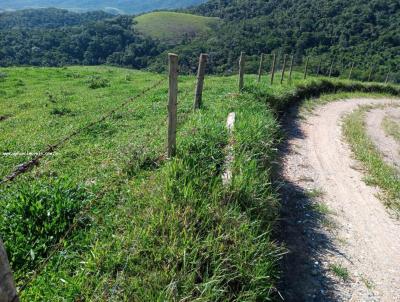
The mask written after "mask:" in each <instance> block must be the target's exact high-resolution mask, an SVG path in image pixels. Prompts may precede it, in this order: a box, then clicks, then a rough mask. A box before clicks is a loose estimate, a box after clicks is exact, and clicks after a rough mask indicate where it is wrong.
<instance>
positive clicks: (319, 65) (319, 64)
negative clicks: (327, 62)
mask: <svg viewBox="0 0 400 302" xmlns="http://www.w3.org/2000/svg"><path fill="white" fill-rule="evenodd" d="M321 65H322V59H320V60H319V63H318V69H317V76H319V73H320V72H321Z"/></svg>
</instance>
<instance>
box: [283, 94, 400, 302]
mask: <svg viewBox="0 0 400 302" xmlns="http://www.w3.org/2000/svg"><path fill="white" fill-rule="evenodd" d="M392 103H395V102H394V101H391V100H386V99H381V100H377V99H354V100H346V101H338V102H333V103H329V104H327V105H324V106H321V107H319V108H317V109H316V110H315V111H314V112H313V115H311V116H309V117H308V118H307V119H306V120H300V119H299V118H298V114H297V112H293V114H292V116H291V117H289V118H288V122H287V123H286V129H287V132H288V140H287V142H286V145H285V146H283V147H282V152H283V154H282V158H283V161H282V167H281V169H282V170H281V175H282V177H283V187H282V195H283V209H282V223H281V226H280V227H281V234H280V237H281V240H282V241H283V243H284V244H286V246H287V248H288V249H289V253H288V255H287V256H286V257H285V259H284V261H283V266H282V269H283V274H284V278H283V281H282V284H281V286H280V291H281V293H282V295H283V296H284V298H285V301H400V273H399V272H400V223H399V221H398V220H395V219H394V218H392V217H391V216H390V214H389V213H388V211H387V209H386V208H385V206H384V205H383V203H382V202H381V201H380V200H379V199H378V198H377V197H376V196H377V194H378V193H379V190H378V189H377V188H375V187H370V186H367V185H366V184H365V183H364V181H363V177H364V175H363V173H362V171H361V169H360V165H359V163H358V162H357V161H355V160H354V159H353V157H352V153H351V150H350V148H349V146H348V145H347V144H346V143H345V142H344V139H343V137H342V122H341V121H342V117H343V116H344V115H345V114H348V113H350V112H352V111H353V110H355V109H357V108H358V106H359V105H388V104H392ZM397 104H398V103H397ZM294 111H296V108H294ZM320 189H321V190H322V192H323V195H322V196H320V197H318V198H317V199H318V202H316V201H315V198H314V197H315V196H311V195H317V194H316V193H315V192H319V191H318V190H320ZM321 204H322V205H326V207H324V206H321ZM326 208H327V209H329V212H330V213H331V214H329V215H327V216H328V217H329V218H328V219H327V218H326V217H325V215H323V214H322V213H321V209H326ZM315 209H319V210H315ZM334 268H336V270H337V271H339V273H342V276H341V277H342V278H340V277H339V276H340V274H338V273H337V272H336V274H335V273H333V271H334V270H335V269H334ZM346 273H348V278H344V277H346ZM344 279H347V280H346V281H344Z"/></svg>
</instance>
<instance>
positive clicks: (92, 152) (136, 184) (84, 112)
mask: <svg viewBox="0 0 400 302" xmlns="http://www.w3.org/2000/svg"><path fill="white" fill-rule="evenodd" d="M46 71H47V73H48V74H52V75H55V76H57V77H54V78H53V80H54V84H57V85H61V83H62V82H63V81H64V80H65V76H66V74H71V72H73V77H72V78H73V79H75V80H76V82H74V83H72V84H74V85H79V86H78V87H79V93H80V94H84V95H86V98H87V100H89V101H90V102H88V103H86V104H82V102H81V101H80V100H79V99H78V98H76V99H75V98H72V99H69V98H70V97H71V95H68V94H70V93H72V92H71V91H70V92H68V91H63V90H60V93H58V90H57V91H56V93H52V95H54V97H52V98H50V97H49V96H48V94H47V99H45V100H44V101H43V103H41V104H43V106H45V104H47V105H49V104H50V106H53V105H52V104H53V102H52V100H53V101H54V100H55V101H56V102H60V104H61V103H67V105H68V107H67V108H70V109H71V110H72V111H73V112H77V115H76V116H69V115H68V114H65V115H61V116H60V115H56V114H51V113H49V112H47V113H48V114H46V115H45V116H42V117H41V116H40V115H38V112H42V111H40V109H41V106H42V105H40V106H38V104H36V102H35V101H34V100H32V99H31V98H30V96H33V97H34V98H36V97H41V96H46V94H45V90H46V89H47V88H46V87H43V83H42V79H40V77H41V76H42V75H41V73H40V72H37V74H36V76H35V77H34V76H31V75H34V74H35V72H36V71H35V72H34V71H33V70H30V69H28V70H27V73H28V74H29V76H30V78H29V79H28V78H22V80H23V81H24V82H26V83H28V84H29V86H32V87H35V91H34V92H32V94H30V93H29V94H28V93H27V92H24V93H22V94H21V96H23V97H24V98H23V99H22V100H23V104H26V105H27V106H28V108H22V109H21V108H20V107H18V104H14V106H13V107H10V108H11V109H12V112H11V113H10V114H12V115H19V114H21V115H24V116H25V114H26V115H30V116H31V117H32V119H33V121H31V122H29V121H27V123H30V124H29V125H32V124H33V125H34V124H35V123H39V124H40V125H42V124H41V123H40V122H42V123H44V122H46V123H50V124H52V125H53V126H52V127H54V129H55V130H56V131H54V133H47V132H45V134H42V132H41V130H40V129H34V131H32V133H31V136H32V139H31V140H28V141H25V140H22V139H19V138H16V141H18V146H20V147H21V148H22V147H26V146H29V147H30V148H32V145H31V144H33V141H34V140H37V139H38V138H39V139H40V144H39V146H40V147H42V146H43V145H45V144H46V142H47V141H48V140H49V139H52V140H54V139H57V137H59V135H62V134H65V133H68V132H69V131H70V130H71V129H64V125H65V123H66V122H68V123H70V124H73V125H74V127H72V129H74V128H75V127H79V126H80V125H81V124H85V123H86V122H87V119H85V116H87V117H90V119H91V120H93V119H96V117H97V116H98V115H99V114H103V113H104V112H105V111H107V110H109V109H110V108H113V107H115V105H116V104H119V103H120V100H119V101H118V102H117V103H115V102H116V100H115V98H114V97H113V98H111V95H114V94H115V93H119V94H118V96H119V97H125V95H126V94H128V93H129V91H128V92H126V91H125V89H128V88H129V87H131V85H133V83H131V81H132V79H133V78H134V79H136V80H137V83H138V84H137V86H135V87H134V89H132V90H133V91H137V90H140V89H142V88H143V87H146V86H147V85H148V81H149V79H152V77H151V75H150V74H148V73H143V74H141V73H138V72H132V73H131V72H129V73H128V75H129V77H126V75H127V71H126V70H122V69H121V72H122V73H121V72H120V70H119V69H110V70H107V68H104V70H102V69H100V70H97V69H96V70H95V71H96V72H95V73H94V75H97V76H100V78H102V79H103V78H104V79H107V83H108V84H107V85H106V86H104V87H101V86H103V85H100V87H90V86H91V82H88V81H87V78H89V79H90V77H91V76H92V73H93V70H91V69H90V68H83V71H82V72H83V73H84V76H83V78H82V76H81V75H80V72H79V68H77V67H74V68H68V69H66V70H61V71H59V70H58V69H54V70H53V69H51V70H46ZM8 72H9V73H12V70H11V69H10V70H8ZM21 72H22V71H21ZM18 76H20V74H18ZM142 77H143V78H142ZM156 77H157V78H159V76H158V75H157V76H156ZM298 78H300V77H299V76H298V77H296V78H295V81H294V82H293V83H292V84H287V83H285V85H274V86H273V87H271V86H269V85H267V84H266V83H265V82H263V83H262V84H261V85H256V84H254V83H255V76H247V77H246V81H247V86H246V89H245V91H244V93H242V94H236V93H233V92H234V91H236V90H237V85H236V77H209V78H207V79H206V90H205V92H204V107H203V108H202V109H201V110H200V111H196V112H193V111H192V109H191V106H192V98H191V94H190V93H189V94H188V95H189V97H187V96H186V94H185V92H186V91H189V92H192V91H193V84H194V78H193V77H183V78H182V80H181V82H180V89H181V91H180V102H179V117H180V120H179V129H178V154H177V156H176V157H175V158H174V159H172V160H166V159H165V157H164V155H163V149H164V141H165V139H166V137H165V136H166V135H165V134H166V132H165V116H166V109H165V96H166V93H167V88H166V87H160V88H158V89H156V90H154V91H153V92H152V93H150V95H149V96H145V97H143V98H139V99H138V100H136V101H135V102H132V103H131V104H129V106H128V107H127V108H126V109H124V110H122V111H121V112H116V114H114V115H113V116H112V117H111V118H110V119H109V120H107V121H104V122H102V123H101V124H98V125H96V127H93V128H90V129H88V131H86V132H84V133H82V134H80V135H79V136H78V137H76V138H74V140H72V141H71V142H69V143H68V144H66V146H64V147H63V148H61V149H60V150H58V152H59V154H56V155H55V156H54V157H50V158H46V159H45V160H44V161H43V163H42V165H41V166H39V167H36V168H35V169H33V170H32V171H29V172H28V173H26V174H25V175H23V176H21V177H20V178H18V179H17V180H16V181H15V183H14V184H12V185H10V186H9V187H5V188H3V189H4V190H3V191H2V192H1V193H2V194H4V196H9V197H7V200H8V202H7V203H9V204H13V205H12V206H11V207H16V208H18V206H17V205H16V204H15V203H17V202H18V198H16V197H15V196H14V195H13V194H14V192H17V191H18V190H19V189H18V188H20V187H21V188H24V190H25V191H23V190H21V191H23V192H26V194H25V193H24V194H25V196H31V195H32V194H33V195H34V196H39V197H40V196H42V197H40V198H38V199H39V200H42V199H44V200H45V201H46V203H45V204H46V207H48V203H51V204H52V205H53V203H54V207H57V205H62V207H61V208H60V212H59V213H60V214H59V215H58V216H56V217H57V219H56V220H55V221H54V222H53V221H52V220H51V221H50V222H48V221H47V220H46V219H45V220H44V221H45V222H46V223H56V224H57V227H59V228H55V229H54V233H51V232H48V230H47V229H44V230H45V231H43V232H38V233H37V234H36V237H35V238H36V239H37V241H35V240H28V237H27V238H23V240H25V241H23V240H19V241H17V242H18V245H17V246H22V247H23V251H22V254H21V255H23V257H25V258H21V259H25V260H26V261H27V266H21V265H20V264H18V263H17V262H15V264H13V268H14V270H17V274H16V275H17V277H18V284H19V285H20V286H21V285H22V284H25V282H26V281H27V280H29V281H30V282H29V283H27V287H26V288H25V289H24V291H23V292H22V293H21V294H22V298H23V300H26V301H65V300H78V301H79V300H82V301H104V300H117V301H119V300H122V301H124V300H134V301H175V300H196V301H227V300H229V301H266V300H272V299H274V297H275V284H276V282H277V280H278V278H279V271H278V269H277V267H278V262H279V259H280V257H281V254H282V252H283V250H282V248H281V247H279V246H278V245H277V244H276V243H275V242H274V239H273V237H272V230H273V228H274V222H275V220H276V219H277V218H278V217H277V215H278V209H279V200H278V196H277V194H276V192H275V190H274V188H273V186H272V185H271V181H272V175H273V172H274V171H273V170H272V169H273V166H274V165H273V163H274V162H276V161H277V160H278V159H277V151H276V147H277V145H278V143H279V142H280V139H281V135H280V134H279V120H278V118H279V116H280V114H281V113H283V112H284V111H285V110H286V108H287V107H288V106H289V105H292V104H295V103H296V102H301V101H302V100H303V99H305V98H309V97H312V96H318V95H320V94H322V93H324V92H335V91H357V90H363V91H374V90H379V91H387V92H388V93H393V94H396V93H397V95H398V94H399V90H398V88H397V87H392V86H385V85H375V84H373V85H369V86H368V85H367V86H364V85H362V84H359V83H352V82H340V81H333V82H330V81H328V80H326V79H313V78H310V79H309V80H307V81H302V80H299V79H298ZM16 80H17V76H16V75H12V74H11V76H10V77H8V78H6V79H5V81H6V84H7V85H8V86H6V87H8V88H7V89H6V94H7V96H8V97H7V100H8V102H9V104H12V103H13V102H11V101H13V100H15V99H16V98H18V97H17V96H13V91H14V90H15V83H14V82H15V81H16ZM7 81H9V82H7ZM71 81H72V80H71ZM35 82H38V83H37V86H35ZM72 84H71V85H72ZM95 86H96V85H95ZM94 88H95V89H94ZM60 89H61V88H60ZM123 91H125V92H123ZM50 99H51V100H50ZM59 99H60V100H59ZM20 105H21V104H20ZM36 106H38V107H36ZM3 107H4V108H5V107H6V106H5V105H4V106H3ZM29 108H34V110H30V109H29ZM60 108H61V107H60ZM91 108H94V109H96V111H94V110H91ZM20 111H22V112H20ZM49 111H50V110H49ZM232 111H234V112H236V114H237V122H236V124H235V130H234V132H233V142H234V155H235V159H234V162H233V172H234V173H233V179H232V183H231V185H230V186H228V187H224V186H223V185H222V180H221V173H222V170H223V166H224V158H225V147H226V145H227V143H228V133H227V131H226V129H225V121H226V117H227V115H228V113H229V112H232ZM60 119H65V120H64V122H63V123H61V122H60V121H59V120H60ZM3 123H6V124H4V125H6V126H7V128H5V129H6V131H8V132H9V133H11V130H12V129H13V127H14V128H18V129H19V128H21V129H19V130H18V133H19V134H21V136H23V135H24V129H26V125H25V124H21V121H20V119H14V120H13V119H12V118H11V119H9V120H6V121H3ZM42 130H43V129H42ZM68 130H69V131H68ZM6 135H7V133H4V134H2V136H1V138H2V139H3V140H4V141H6ZM25 135H26V134H25ZM14 144H15V143H14ZM8 146H9V148H10V147H12V146H13V142H11V141H10V142H9V144H8ZM12 163H13V162H10V163H9V164H8V165H7V167H4V171H8V169H9V168H10V167H12ZM62 177H65V178H66V179H67V181H66V183H65V185H64V183H61V184H60V185H57V184H56V181H57V179H60V178H62ZM30 183H31V184H32V187H30V186H29V184H30ZM38 192H39V193H38ZM99 192H102V194H99ZM35 194H37V195H35ZM57 194H59V197H57V198H56V197H54V196H58V195H57ZM71 196H73V197H72V199H71V198H70V197H71ZM38 199H36V198H31V199H26V200H27V202H26V204H28V205H31V204H32V205H34V204H36V203H37V201H38ZM71 200H73V201H74V202H70V201H71ZM85 204H90V207H89V208H88V211H85V212H81V211H80V209H81V206H82V205H85ZM64 205H65V207H64ZM18 211H19V210H18ZM13 212H15V211H14V210H13ZM1 213H2V215H3V212H1ZM43 213H44V212H43V210H40V211H36V210H35V211H34V212H33V216H34V217H32V219H31V222H32V228H33V229H35V228H39V229H40V227H41V223H42V219H36V217H38V218H40V217H43ZM64 213H66V214H64ZM37 214H38V215H37ZM71 217H74V218H73V222H75V223H78V227H77V228H76V229H74V230H73V232H71V233H69V234H68V237H67V238H65V240H61V241H60V242H59V244H57V243H55V242H57V240H58V239H59V238H61V237H62V235H61V234H62V233H63V232H62V231H63V230H65V227H66V226H69V225H70V224H71V223H73V222H71ZM18 221H20V220H18V219H17V220H15V223H17V224H18ZM19 227H21V228H20V229H21V230H22V226H19ZM50 230H52V228H50ZM21 232H22V231H21ZM9 234H10V236H9V239H8V241H7V242H8V244H9V245H12V244H13V241H12V239H13V238H14V235H13V234H12V232H9ZM48 234H49V236H54V240H53V239H52V240H48V238H47V236H48ZM32 238H33V237H32ZM42 242H44V245H42V244H37V243H42ZM42 246H45V248H44V249H41V248H42ZM30 249H32V250H33V252H34V255H36V256H35V259H34V260H33V259H32V257H31V255H30V254H31V253H30ZM36 249H37V250H36ZM51 252H55V253H54V254H50V253H51ZM13 253H14V252H13ZM16 255H17V254H16ZM48 255H51V257H50V258H49V261H48V262H44V259H46V256H48ZM36 273H37V274H36ZM31 277H32V278H31Z"/></svg>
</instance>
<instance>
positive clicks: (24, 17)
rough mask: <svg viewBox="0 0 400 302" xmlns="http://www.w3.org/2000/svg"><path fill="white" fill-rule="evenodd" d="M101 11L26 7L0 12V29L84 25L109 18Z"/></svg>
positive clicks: (109, 16)
mask: <svg viewBox="0 0 400 302" xmlns="http://www.w3.org/2000/svg"><path fill="white" fill-rule="evenodd" d="M111 17H113V15H111V14H107V13H105V12H102V11H96V12H87V13H82V14H77V13H73V12H70V11H68V10H64V9H55V8H47V9H26V10H21V11H16V12H5V13H2V14H0V29H1V30H5V29H10V28H58V27H63V26H75V25H84V24H88V23H90V22H93V21H100V20H104V19H107V18H111Z"/></svg>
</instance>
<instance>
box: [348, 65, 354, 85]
mask: <svg viewBox="0 0 400 302" xmlns="http://www.w3.org/2000/svg"><path fill="white" fill-rule="evenodd" d="M353 69H354V61H353V62H351V67H350V73H349V80H351V76H352V74H353Z"/></svg>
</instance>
